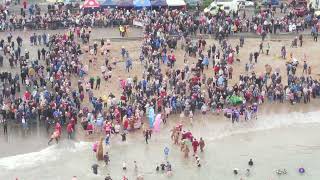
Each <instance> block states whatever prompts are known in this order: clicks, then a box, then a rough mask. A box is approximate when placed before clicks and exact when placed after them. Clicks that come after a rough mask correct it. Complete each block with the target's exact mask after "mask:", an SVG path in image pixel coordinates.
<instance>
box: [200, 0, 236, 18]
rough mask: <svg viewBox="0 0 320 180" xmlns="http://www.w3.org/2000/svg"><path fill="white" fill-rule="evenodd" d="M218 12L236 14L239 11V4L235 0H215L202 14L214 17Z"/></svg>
mask: <svg viewBox="0 0 320 180" xmlns="http://www.w3.org/2000/svg"><path fill="white" fill-rule="evenodd" d="M219 10H224V11H225V12H226V13H227V14H229V13H230V12H233V11H234V12H237V11H238V10H239V3H238V1H237V0H216V1H214V2H212V3H211V4H210V5H209V6H208V7H207V8H205V9H204V12H205V13H208V12H210V13H211V14H212V15H216V14H217V13H218V12H219Z"/></svg>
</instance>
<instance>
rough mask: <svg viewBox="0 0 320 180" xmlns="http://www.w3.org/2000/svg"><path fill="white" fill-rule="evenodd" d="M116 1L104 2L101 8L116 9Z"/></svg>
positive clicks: (108, 0) (106, 0) (107, 0)
mask: <svg viewBox="0 0 320 180" xmlns="http://www.w3.org/2000/svg"><path fill="white" fill-rule="evenodd" d="M116 6H117V1H116V0H105V1H104V2H103V3H101V7H110V8H113V7H116Z"/></svg>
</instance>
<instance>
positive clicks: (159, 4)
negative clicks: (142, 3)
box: [150, 0, 168, 7]
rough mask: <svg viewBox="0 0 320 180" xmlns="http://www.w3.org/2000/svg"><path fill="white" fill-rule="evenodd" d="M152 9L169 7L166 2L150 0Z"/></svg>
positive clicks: (163, 0)
mask: <svg viewBox="0 0 320 180" xmlns="http://www.w3.org/2000/svg"><path fill="white" fill-rule="evenodd" d="M150 2H151V6H152V7H163V6H168V4H167V1H166V0H150Z"/></svg>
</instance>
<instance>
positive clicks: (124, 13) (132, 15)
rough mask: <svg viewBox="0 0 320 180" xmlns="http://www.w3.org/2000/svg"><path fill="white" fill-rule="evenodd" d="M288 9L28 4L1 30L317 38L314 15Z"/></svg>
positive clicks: (6, 18)
mask: <svg viewBox="0 0 320 180" xmlns="http://www.w3.org/2000/svg"><path fill="white" fill-rule="evenodd" d="M285 7H286V8H283V6H282V8H280V9H281V12H280V13H281V15H280V16H279V15H277V14H278V13H279V12H278V13H276V10H277V8H275V7H271V6H266V7H263V6H262V7H259V6H258V4H257V5H256V7H255V8H256V9H257V10H256V11H255V13H254V14H253V15H251V14H250V13H249V12H248V11H246V10H243V11H239V12H232V13H231V14H230V15H228V14H226V13H225V12H223V11H221V12H220V13H218V14H217V15H216V16H212V15H210V14H208V13H203V12H201V11H200V10H198V9H197V10H196V11H189V10H187V9H181V10H169V9H165V8H163V9H160V10H159V11H154V10H141V9H140V10H135V9H130V10H129V9H108V8H106V9H101V10H99V11H96V12H93V13H87V12H86V11H84V10H81V9H80V8H79V5H74V6H73V5H70V4H66V5H63V4H61V3H56V4H55V5H48V7H47V8H44V7H40V6H39V5H33V4H31V5H27V4H25V3H24V4H23V7H22V8H21V10H20V13H17V12H13V11H11V10H10V9H9V8H7V7H4V9H2V10H1V16H0V24H1V25H0V27H1V29H2V30H14V29H17V28H18V29H24V28H29V29H57V28H68V27H71V26H80V27H81V26H91V27H110V26H112V27H113V26H119V25H133V21H139V22H141V23H142V24H150V25H151V24H157V26H161V27H162V30H163V31H166V32H169V33H170V34H171V35H177V34H184V33H187V34H193V35H195V34H197V33H200V34H212V35H215V36H216V37H218V36H219V35H220V36H223V37H224V36H228V35H232V34H234V33H238V32H254V33H257V34H259V35H265V34H267V33H277V32H279V31H280V32H289V31H290V32H294V31H296V32H299V31H304V30H305V29H307V28H310V29H311V28H314V29H315V32H316V33H314V34H315V35H317V33H318V30H319V25H320V23H319V21H318V19H317V17H315V16H314V15H313V13H312V11H310V12H309V13H306V15H305V16H302V17H300V16H297V15H296V14H295V13H294V10H293V8H290V7H289V6H285ZM43 9H47V10H43ZM75 9H77V10H75ZM283 9H284V10H283ZM287 9H288V10H287ZM278 11H279V10H278ZM159 14H163V16H159ZM247 14H250V15H247ZM146 28H148V26H146Z"/></svg>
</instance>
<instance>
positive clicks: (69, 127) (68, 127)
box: [67, 122, 74, 139]
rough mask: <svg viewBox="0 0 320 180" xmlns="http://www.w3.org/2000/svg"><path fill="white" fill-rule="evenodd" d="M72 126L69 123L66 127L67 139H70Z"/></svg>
mask: <svg viewBox="0 0 320 180" xmlns="http://www.w3.org/2000/svg"><path fill="white" fill-rule="evenodd" d="M73 131H74V129H73V124H72V123H71V122H69V123H68V125H67V132H68V138H69V139H71V136H72V133H73Z"/></svg>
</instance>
